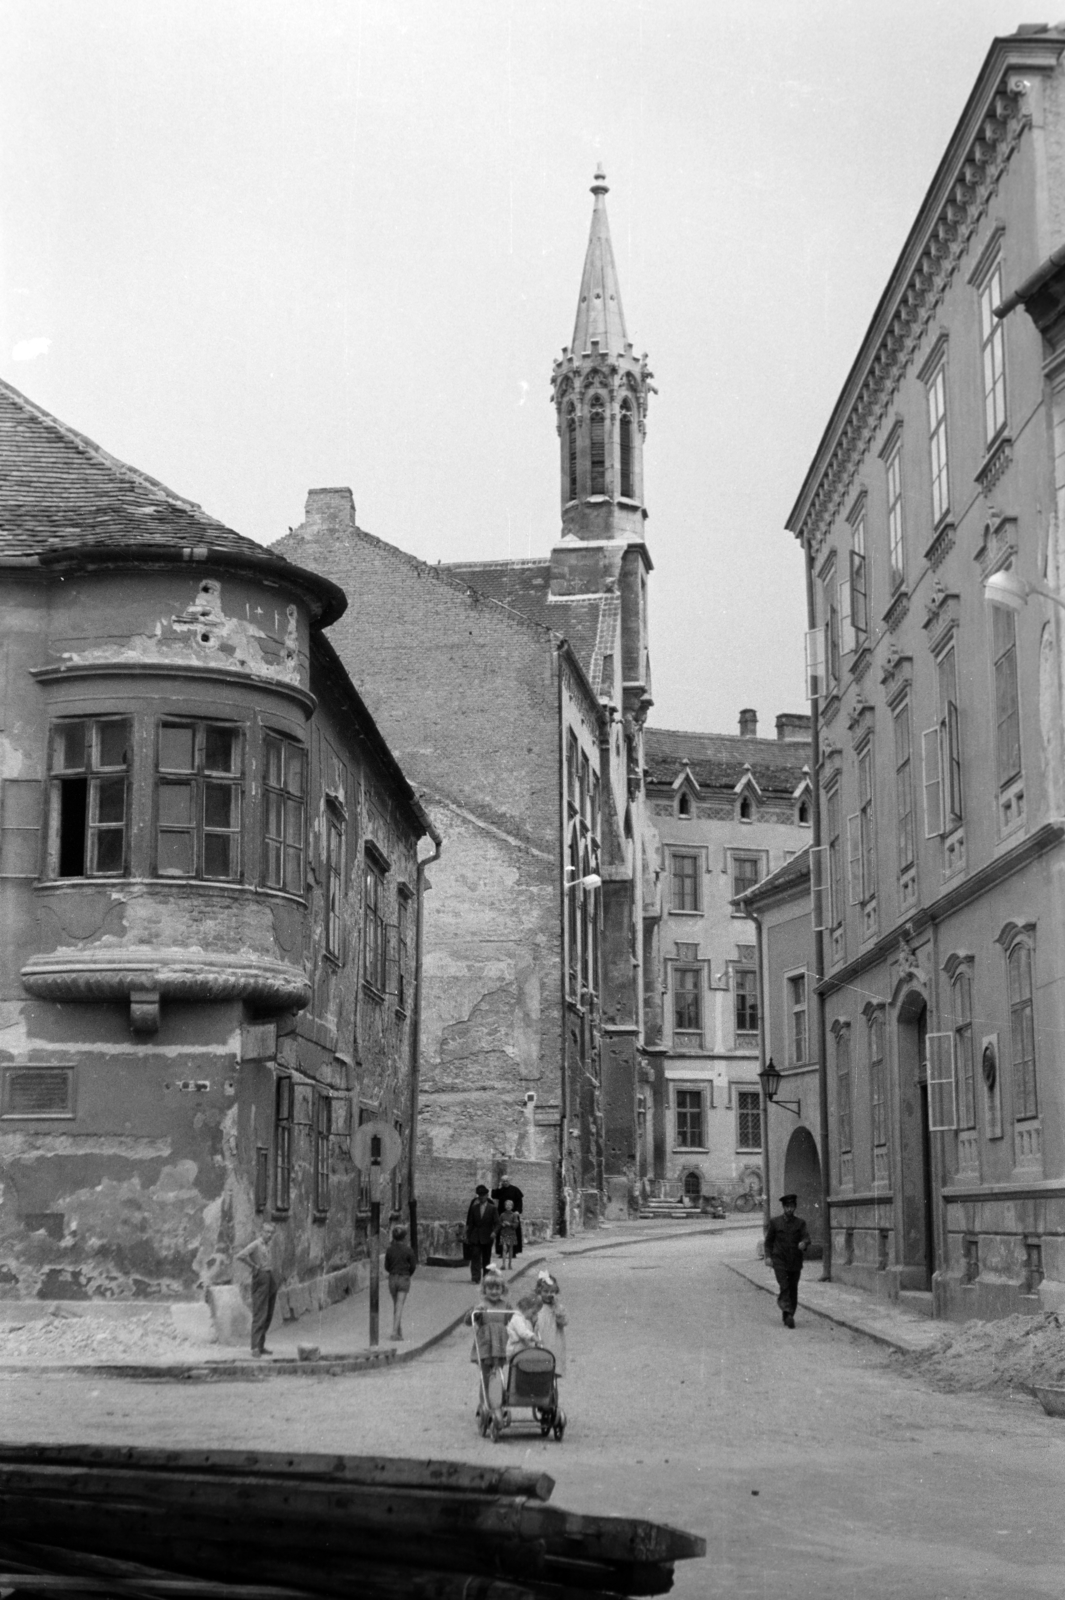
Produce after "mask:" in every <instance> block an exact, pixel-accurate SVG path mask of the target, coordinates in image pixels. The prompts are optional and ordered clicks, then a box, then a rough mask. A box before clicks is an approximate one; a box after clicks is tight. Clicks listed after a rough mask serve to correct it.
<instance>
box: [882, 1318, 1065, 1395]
mask: <svg viewBox="0 0 1065 1600" xmlns="http://www.w3.org/2000/svg"><path fill="white" fill-rule="evenodd" d="M903 1361H904V1364H905V1366H906V1368H907V1369H908V1370H909V1371H911V1372H913V1373H914V1374H915V1375H917V1376H920V1377H922V1378H924V1379H926V1380H927V1381H928V1382H930V1383H934V1384H935V1386H936V1388H938V1389H946V1390H959V1389H984V1390H1029V1389H1030V1388H1031V1387H1032V1385H1033V1384H1047V1385H1057V1384H1065V1318H1063V1316H1062V1314H1061V1313H1059V1312H1056V1311H1048V1312H1045V1313H1044V1314H1043V1315H1041V1316H1036V1317H1022V1316H1015V1317H1003V1318H1001V1320H999V1321H996V1322H963V1323H961V1324H960V1325H953V1326H951V1327H949V1328H948V1329H945V1330H944V1332H943V1333H942V1334H941V1335H940V1336H939V1339H938V1340H937V1341H936V1342H935V1344H933V1345H931V1346H930V1347H929V1348H928V1349H927V1350H922V1351H919V1352H916V1353H914V1354H913V1355H907V1356H905V1357H904V1358H903Z"/></svg>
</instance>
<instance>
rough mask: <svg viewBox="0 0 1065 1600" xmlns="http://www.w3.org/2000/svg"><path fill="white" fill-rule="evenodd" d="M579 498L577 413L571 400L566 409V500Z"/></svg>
mask: <svg viewBox="0 0 1065 1600" xmlns="http://www.w3.org/2000/svg"><path fill="white" fill-rule="evenodd" d="M576 498H577V411H576V408H575V406H574V404H573V401H572V400H571V401H570V403H569V405H568V406H567V407H566V499H567V500H576Z"/></svg>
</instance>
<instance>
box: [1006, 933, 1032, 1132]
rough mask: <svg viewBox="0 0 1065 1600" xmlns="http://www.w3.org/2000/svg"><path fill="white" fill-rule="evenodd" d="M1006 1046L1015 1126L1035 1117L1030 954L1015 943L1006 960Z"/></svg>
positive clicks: (1024, 945)
mask: <svg viewBox="0 0 1065 1600" xmlns="http://www.w3.org/2000/svg"><path fill="white" fill-rule="evenodd" d="M1007 966H1008V969H1009V986H1010V1044H1011V1047H1012V1051H1013V1115H1014V1117H1015V1118H1016V1120H1017V1121H1018V1122H1021V1121H1023V1120H1024V1119H1025V1118H1027V1117H1035V1116H1038V1114H1039V1106H1038V1103H1037V1101H1036V1089H1035V1027H1034V1023H1033V1020H1032V950H1031V946H1030V945H1027V944H1024V943H1017V944H1015V945H1014V946H1013V949H1012V950H1011V951H1010V953H1009V957H1008V960H1007Z"/></svg>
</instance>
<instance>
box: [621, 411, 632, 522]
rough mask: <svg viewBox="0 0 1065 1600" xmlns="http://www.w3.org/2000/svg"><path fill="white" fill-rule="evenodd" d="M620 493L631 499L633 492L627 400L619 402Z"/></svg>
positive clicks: (630, 423)
mask: <svg viewBox="0 0 1065 1600" xmlns="http://www.w3.org/2000/svg"><path fill="white" fill-rule="evenodd" d="M620 426H621V432H620V440H619V442H620V446H621V493H622V495H623V496H624V497H625V499H626V500H631V499H632V498H633V495H634V494H635V490H634V489H633V486H632V404H631V402H630V401H628V400H623V401H622V402H621V425H620Z"/></svg>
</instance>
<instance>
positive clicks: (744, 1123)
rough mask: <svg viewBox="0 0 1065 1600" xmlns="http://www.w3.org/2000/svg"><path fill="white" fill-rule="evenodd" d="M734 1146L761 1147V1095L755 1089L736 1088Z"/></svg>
mask: <svg viewBox="0 0 1065 1600" xmlns="http://www.w3.org/2000/svg"><path fill="white" fill-rule="evenodd" d="M736 1148H737V1150H760V1149H761V1148H762V1096H761V1094H760V1093H759V1092H758V1090H757V1089H737V1090H736Z"/></svg>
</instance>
